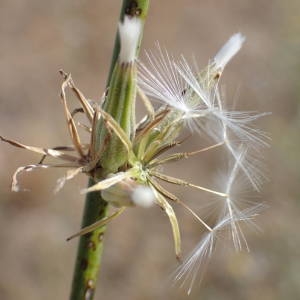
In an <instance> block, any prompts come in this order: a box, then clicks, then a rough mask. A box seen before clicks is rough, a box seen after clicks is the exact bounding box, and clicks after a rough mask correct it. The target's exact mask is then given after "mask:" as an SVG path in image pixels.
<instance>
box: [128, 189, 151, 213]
mask: <svg viewBox="0 0 300 300" xmlns="http://www.w3.org/2000/svg"><path fill="white" fill-rule="evenodd" d="M131 199H132V201H133V203H134V204H135V205H137V206H141V207H145V208H147V207H150V206H152V205H153V203H154V201H155V195H154V193H153V191H152V190H151V188H149V187H147V186H143V185H140V186H138V187H137V188H135V189H134V190H133V192H132V194H131Z"/></svg>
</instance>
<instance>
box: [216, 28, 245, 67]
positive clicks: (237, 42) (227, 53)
mask: <svg viewBox="0 0 300 300" xmlns="http://www.w3.org/2000/svg"><path fill="white" fill-rule="evenodd" d="M245 39H246V38H245V36H243V35H242V34H241V33H236V34H234V35H233V36H232V37H231V38H230V39H229V40H228V41H227V42H226V43H225V45H224V46H223V47H222V48H221V49H220V50H219V52H218V53H217V55H216V56H215V58H214V62H215V64H216V67H217V68H220V69H224V67H225V66H226V65H227V63H228V62H229V61H230V60H231V59H232V57H233V56H235V55H236V54H237V53H238V52H239V50H240V49H241V47H242V45H243V43H244V41H245Z"/></svg>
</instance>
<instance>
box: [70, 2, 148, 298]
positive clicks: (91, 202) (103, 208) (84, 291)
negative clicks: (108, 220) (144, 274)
mask: <svg viewBox="0 0 300 300" xmlns="http://www.w3.org/2000/svg"><path fill="white" fill-rule="evenodd" d="M149 1H150V0H123V5H122V9H121V14H120V20H123V18H124V15H125V14H127V15H132V16H133V15H135V16H138V17H139V18H141V19H145V18H146V16H147V12H148V7H149ZM140 41H141V38H140ZM139 45H140V43H139ZM119 51H120V41H119V36H118V34H117V35H116V39H115V46H114V52H113V56H112V62H111V67H110V72H109V75H108V80H107V86H109V85H110V81H111V77H112V70H113V69H114V65H115V63H116V60H117V58H118V55H119ZM138 51H139V46H138V48H137V52H138ZM93 184H95V182H94V180H93V179H92V178H90V180H89V184H88V186H92V185H93ZM106 213H107V202H106V201H104V200H103V199H102V198H101V194H100V192H93V193H89V194H87V197H86V201H85V208H84V213H83V219H82V228H83V227H85V226H88V225H91V224H93V223H95V222H96V221H98V220H100V219H102V218H104V217H105V216H106ZM104 232H105V226H103V227H101V228H98V229H96V230H94V231H93V232H92V233H90V234H87V235H84V236H82V237H81V238H80V241H79V246H78V252H77V258H76V264H75V270H74V276H73V282H72V290H71V296H70V300H92V299H93V298H94V294H95V287H96V281H97V278H98V273H99V269H100V265H101V256H102V251H103V236H104Z"/></svg>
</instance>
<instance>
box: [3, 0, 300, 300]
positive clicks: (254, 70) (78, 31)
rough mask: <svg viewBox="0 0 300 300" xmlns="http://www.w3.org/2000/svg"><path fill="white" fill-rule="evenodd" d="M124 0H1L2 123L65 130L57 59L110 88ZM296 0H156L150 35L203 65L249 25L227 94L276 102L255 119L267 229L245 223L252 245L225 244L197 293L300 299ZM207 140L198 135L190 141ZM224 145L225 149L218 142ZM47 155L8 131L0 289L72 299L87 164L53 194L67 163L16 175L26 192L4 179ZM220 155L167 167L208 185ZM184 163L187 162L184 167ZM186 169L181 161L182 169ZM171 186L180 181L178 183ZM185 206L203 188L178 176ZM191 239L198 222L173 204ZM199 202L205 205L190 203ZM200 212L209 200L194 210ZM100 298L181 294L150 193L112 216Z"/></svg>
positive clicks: (46, 134) (90, 93)
mask: <svg viewBox="0 0 300 300" xmlns="http://www.w3.org/2000/svg"><path fill="white" fill-rule="evenodd" d="M120 6H121V1H120V0H119V1H116V0H115V1H99V0H98V1H97V0H90V1H83V0H60V1H38V0H29V1H24V0H1V1H0V38H1V40H0V128H1V131H0V134H1V135H4V136H7V137H10V138H14V139H17V140H20V141H23V142H25V143H27V144H31V145H41V146H49V147H51V146H56V145H62V144H68V143H69V140H68V135H67V130H66V126H65V120H64V116H63V111H62V107H61V105H60V99H59V89H60V83H61V78H60V76H59V74H58V70H59V69H60V68H64V70H65V71H67V72H72V75H73V78H74V80H75V81H76V82H77V84H78V86H79V87H80V88H81V90H82V91H83V92H84V93H85V95H86V96H87V97H89V98H91V99H99V97H100V96H101V94H102V93H103V89H104V86H105V79H106V75H107V72H108V69H109V63H110V58H111V52H112V46H113V41H114V34H115V31H116V20H117V17H118V15H119V8H120ZM299 20H300V2H299V1H298V0H289V1H280V0H273V1H272V0H252V1H249V0H211V1H200V0H186V1H179V0H164V1H158V0H153V1H152V3H151V9H150V13H149V17H148V20H147V23H146V27H145V34H144V40H143V48H144V49H151V48H153V47H154V44H155V42H156V41H159V42H160V43H161V45H163V46H165V47H166V48H167V49H169V51H170V52H172V53H173V54H174V55H180V54H185V55H186V56H187V57H192V55H194V56H195V57H196V58H197V61H198V63H199V65H200V66H204V65H205V64H206V63H207V61H208V59H209V58H211V57H213V55H214V54H215V53H216V51H217V50H218V49H219V47H220V46H221V45H222V44H223V43H224V42H225V41H226V40H227V38H228V37H229V36H230V35H231V34H232V33H235V32H238V31H240V32H242V33H243V34H245V35H246V37H247V41H246V43H245V44H244V47H243V49H242V51H241V52H240V53H239V54H238V56H237V57H236V58H235V59H234V60H233V61H232V63H231V64H230V66H229V67H228V68H227V69H226V73H225V74H226V76H225V78H224V80H223V81H222V82H223V83H224V84H226V92H227V97H228V101H231V99H233V98H235V97H236V98H237V99H238V107H239V108H241V109H252V110H258V111H272V116H269V117H266V118H264V119H263V120H261V121H260V122H259V126H260V127H261V128H263V129H264V130H266V131H268V132H269V133H270V135H271V136H272V142H271V148H270V149H268V150H267V151H266V153H265V156H266V158H267V159H266V165H267V169H268V170H269V178H270V182H269V183H266V184H265V185H264V188H263V191H262V193H261V194H260V195H259V197H260V201H264V202H265V203H267V205H268V208H267V209H266V210H265V211H264V212H263V213H262V215H261V216H260V217H259V218H258V219H257V224H258V225H259V226H260V228H261V229H262V232H261V233H258V234H257V233H255V232H254V231H251V230H248V229H246V235H247V237H248V242H249V245H250V248H251V250H252V251H251V253H250V254H248V253H246V252H242V253H240V254H235V253H234V252H233V251H230V249H229V251H228V250H227V248H226V247H221V248H219V251H217V255H215V258H214V259H213V261H212V263H211V264H210V265H209V267H208V270H207V272H206V274H205V276H204V280H203V281H202V283H201V285H199V284H197V283H196V284H195V287H194V290H193V293H192V295H190V297H189V299H206V300H215V299H221V300H227V299H228V300H229V299H230V300H232V299H235V300H239V299H245V300H254V299H255V300H277V299H285V300H288V299H289V300H294V299H300V250H299V249H300V235H299V226H300V201H299V196H300V189H299V182H300V181H299V180H300V172H299V170H300V159H299V146H300V140H299V130H300V119H299V117H300V115H299V114H300V104H299V95H300V84H299V82H300V38H299V36H300V21H299ZM200 144H201V141H196V140H193V141H192V142H190V145H189V147H188V148H189V149H191V148H192V149H195V147H197V145H198V147H199V145H200ZM220 153H221V152H220ZM38 159H39V156H37V155H35V154H33V153H27V152H26V151H25V150H23V151H22V150H19V149H15V148H13V147H11V146H9V145H6V144H3V143H1V144H0V166H1V169H0V215H1V217H0V228H1V229H0V299H1V300H15V299H22V300H29V299H30V300H36V299H43V300H50V299H51V300H53V299H68V294H69V290H70V284H71V278H72V272H73V263H74V259H75V253H76V246H77V241H75V240H74V241H72V242H69V243H67V242H65V238H66V237H67V236H68V235H70V234H72V233H74V232H75V231H77V230H78V228H79V226H80V223H81V212H82V207H83V202H84V199H83V197H82V196H80V195H79V190H80V189H81V188H82V187H84V186H85V185H86V178H85V177H84V176H83V175H82V176H81V177H78V178H76V179H74V180H73V181H72V182H69V183H67V184H66V186H65V188H64V189H63V190H62V191H61V192H60V193H59V194H57V195H53V188H54V186H55V183H56V179H57V178H58V177H60V176H62V175H63V172H62V171H60V170H51V171H49V170H46V171H35V172H32V173H29V174H24V175H23V176H22V178H21V183H22V186H23V187H26V188H29V189H31V192H26V193H25V192H20V193H12V192H10V188H9V186H10V181H11V176H12V174H13V172H14V171H15V169H16V168H17V167H18V166H20V165H26V164H29V163H31V162H37V161H38ZM218 168H221V164H219V163H216V162H214V161H213V160H212V159H211V158H208V156H201V157H198V158H193V159H191V162H189V163H188V162H186V161H185V162H184V163H181V164H179V168H177V169H176V168H175V167H173V166H172V167H171V168H169V170H170V171H171V172H172V174H173V175H175V174H177V175H178V176H180V177H182V178H187V179H191V180H193V181H194V182H196V183H203V184H206V185H208V186H213V182H214V180H213V178H214V174H215V173H216V172H217V171H218ZM179 170H180V174H178V172H179ZM183 170H184V171H183ZM173 190H174V191H175V189H173ZM176 192H177V194H178V195H179V196H180V197H181V198H183V199H185V200H186V201H187V202H188V203H189V204H190V205H191V206H193V207H197V203H198V201H199V199H200V198H201V199H203V198H204V200H205V197H206V196H207V195H205V194H201V193H200V194H199V193H197V192H194V191H189V190H186V189H178V188H176ZM176 209H177V210H176V211H177V212H178V215H179V217H180V225H181V226H182V232H183V235H184V251H185V253H187V252H188V251H189V250H190V249H191V248H192V246H193V245H194V244H195V243H196V241H197V239H198V236H199V232H200V231H199V230H200V229H199V225H198V224H196V223H195V222H194V221H191V217H190V216H189V215H187V214H186V213H185V212H183V211H182V209H181V208H180V207H178V208H176ZM196 210H197V209H196ZM198 212H201V211H200V210H198ZM105 239H106V240H105V252H104V258H103V261H104V263H103V267H102V270H101V280H100V281H99V285H98V293H97V295H96V299H107V300H112V299H124V300H125V299H131V300H137V299H143V300H147V299H164V300H165V299H186V298H187V296H186V294H185V293H184V292H183V291H182V290H178V289H172V288H171V287H170V284H169V282H168V276H169V274H170V272H171V271H172V269H173V268H174V266H176V260H175V258H174V255H173V252H174V251H173V244H172V236H171V230H170V226H169V223H168V220H167V218H166V217H165V216H164V215H163V214H162V213H161V211H160V210H159V209H157V208H156V207H154V208H151V209H149V210H142V209H131V210H128V212H127V213H125V214H124V215H122V216H121V217H120V218H119V219H118V220H115V221H114V222H113V223H112V224H111V225H110V226H109V228H108V231H107V234H106V238H105Z"/></svg>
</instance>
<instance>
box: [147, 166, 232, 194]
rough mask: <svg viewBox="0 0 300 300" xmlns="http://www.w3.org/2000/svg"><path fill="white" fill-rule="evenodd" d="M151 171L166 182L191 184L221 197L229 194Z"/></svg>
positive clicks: (190, 185)
mask: <svg viewBox="0 0 300 300" xmlns="http://www.w3.org/2000/svg"><path fill="white" fill-rule="evenodd" d="M150 173H151V175H153V176H155V177H157V178H159V179H161V180H164V181H166V182H169V183H173V184H177V185H182V186H189V187H193V188H196V189H199V190H202V191H205V192H208V193H212V194H215V195H218V196H221V197H227V194H225V193H221V192H217V191H214V190H211V189H208V188H205V187H202V186H198V185H195V184H192V183H189V182H187V181H184V180H181V179H178V178H174V177H171V176H168V175H165V174H161V173H159V172H155V171H151V172H150Z"/></svg>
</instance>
